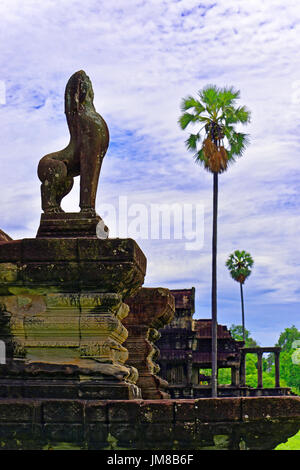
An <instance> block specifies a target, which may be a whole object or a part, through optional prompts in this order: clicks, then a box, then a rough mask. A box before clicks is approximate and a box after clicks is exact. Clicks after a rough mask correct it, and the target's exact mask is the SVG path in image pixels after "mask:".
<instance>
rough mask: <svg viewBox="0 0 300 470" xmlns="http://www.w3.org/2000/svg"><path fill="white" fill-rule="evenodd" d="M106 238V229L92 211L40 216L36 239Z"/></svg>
mask: <svg viewBox="0 0 300 470" xmlns="http://www.w3.org/2000/svg"><path fill="white" fill-rule="evenodd" d="M97 236H98V238H100V239H106V238H107V237H108V227H107V226H106V225H105V224H104V222H103V220H102V219H101V217H100V216H99V215H98V214H96V213H95V212H94V211H90V212H85V213H82V212H69V213H66V212H61V213H58V214H55V213H54V214H52V213H50V214H42V215H41V221H40V226H39V229H38V232H37V238H52V239H53V238H69V237H71V238H74V237H84V238H96V237H97Z"/></svg>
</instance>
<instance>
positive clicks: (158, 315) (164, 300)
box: [124, 288, 175, 399]
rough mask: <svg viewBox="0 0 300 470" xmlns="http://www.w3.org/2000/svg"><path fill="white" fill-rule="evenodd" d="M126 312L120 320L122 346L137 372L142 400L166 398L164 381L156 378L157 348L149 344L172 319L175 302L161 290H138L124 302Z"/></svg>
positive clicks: (168, 293)
mask: <svg viewBox="0 0 300 470" xmlns="http://www.w3.org/2000/svg"><path fill="white" fill-rule="evenodd" d="M125 302H126V304H127V305H128V306H129V308H130V312H129V314H128V316H127V317H126V318H124V325H125V326H126V328H127V329H128V333H129V334H128V338H127V340H126V342H125V346H126V348H127V349H128V351H129V358H128V364H130V365H132V366H133V367H135V368H136V369H137V370H138V373H139V378H138V381H137V385H138V386H139V387H140V388H141V390H142V397H143V398H144V399H162V398H169V394H168V393H166V391H165V390H166V388H167V387H168V382H167V381H166V380H163V379H162V378H160V377H158V375H157V374H158V373H159V370H160V369H159V366H158V365H157V364H156V363H155V360H156V359H157V358H158V356H159V350H158V348H157V347H156V346H155V345H154V344H153V343H154V341H156V340H157V339H158V338H159V337H160V334H159V332H158V331H157V330H158V329H159V328H162V327H163V326H164V325H166V324H167V323H170V321H171V320H172V318H173V315H174V312H175V301H174V297H173V296H172V294H171V292H170V291H169V290H168V289H163V288H141V289H139V290H138V291H137V293H136V294H135V295H134V296H131V297H127V298H126V299H125Z"/></svg>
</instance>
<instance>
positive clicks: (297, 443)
mask: <svg viewBox="0 0 300 470" xmlns="http://www.w3.org/2000/svg"><path fill="white" fill-rule="evenodd" d="M275 450H300V431H299V432H298V433H297V434H295V436H292V437H290V438H289V439H288V440H287V442H285V443H282V444H279V445H278V446H277V447H276V448H275Z"/></svg>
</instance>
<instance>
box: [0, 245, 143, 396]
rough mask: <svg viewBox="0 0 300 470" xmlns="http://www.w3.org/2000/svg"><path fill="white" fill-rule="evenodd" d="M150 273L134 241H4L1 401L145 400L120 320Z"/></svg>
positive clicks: (0, 259)
mask: <svg viewBox="0 0 300 470" xmlns="http://www.w3.org/2000/svg"><path fill="white" fill-rule="evenodd" d="M145 271H146V258H145V256H144V254H143V253H142V251H141V250H140V248H139V247H138V245H137V244H136V243H135V241H134V240H131V239H111V240H108V239H106V240H100V239H97V238H36V239H23V240H15V241H7V242H2V243H0V339H1V340H2V341H4V343H5V345H6V353H7V354H6V361H7V364H6V365H0V398H1V397H2V398H4V397H7V398H14V397H18V398H24V399H27V398H35V397H39V398H46V396H47V397H55V398H62V399H64V398H95V397H97V398H106V399H134V398H138V397H141V393H140V389H139V387H138V386H137V385H136V381H137V379H138V373H137V370H136V369H135V368H134V367H132V366H131V365H127V364H126V361H127V359H128V351H127V349H126V348H125V347H124V346H123V345H122V344H123V343H124V341H125V340H126V338H127V335H128V332H127V330H126V328H125V326H124V325H123V324H122V320H123V318H124V317H125V316H126V315H127V314H128V312H129V307H128V306H127V305H126V304H125V303H124V302H123V299H124V297H125V296H128V295H132V294H133V293H134V292H135V291H136V290H137V289H138V288H139V287H140V286H141V285H142V284H143V281H144V276H145ZM46 394H48V395H46Z"/></svg>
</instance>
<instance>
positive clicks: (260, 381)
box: [257, 352, 263, 388]
mask: <svg viewBox="0 0 300 470" xmlns="http://www.w3.org/2000/svg"><path fill="white" fill-rule="evenodd" d="M262 356H263V353H262V352H257V388H263V378H262Z"/></svg>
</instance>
